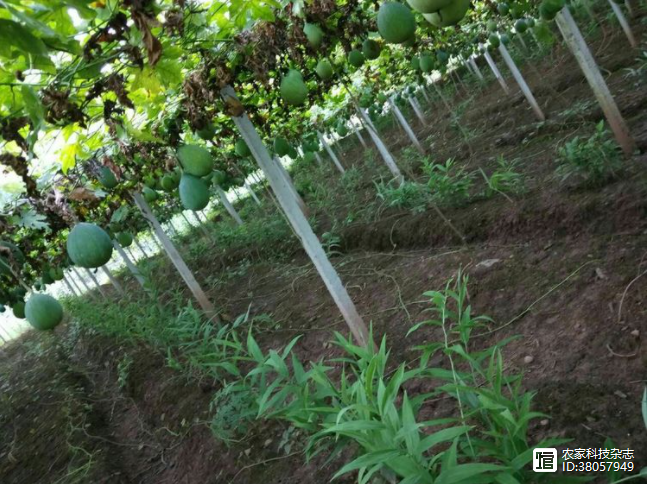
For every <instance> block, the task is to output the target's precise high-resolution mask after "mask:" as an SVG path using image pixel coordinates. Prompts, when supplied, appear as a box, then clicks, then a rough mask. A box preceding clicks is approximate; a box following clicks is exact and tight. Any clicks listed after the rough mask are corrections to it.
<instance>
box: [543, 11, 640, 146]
mask: <svg viewBox="0 0 649 484" xmlns="http://www.w3.org/2000/svg"><path fill="white" fill-rule="evenodd" d="M555 20H556V22H557V25H558V26H559V30H560V31H561V34H562V35H563V38H564V40H565V41H566V44H568V47H569V49H570V51H571V52H572V55H574V56H575V59H576V60H577V63H578V64H579V67H581V70H582V72H583V73H584V77H586V80H587V81H588V84H590V88H591V89H592V90H593V93H594V94H595V98H596V99H597V101H598V102H599V105H600V107H601V108H602V111H604V115H605V116H606V120H607V121H608V124H609V126H610V127H611V130H612V131H613V134H614V135H615V139H616V140H617V142H618V143H619V145H620V146H621V147H622V151H624V154H625V155H626V156H628V157H630V156H631V155H632V154H633V152H634V151H635V149H636V144H635V141H634V139H633V137H632V136H631V131H630V130H629V127H628V126H627V124H626V122H625V121H624V118H623V117H622V113H620V110H619V108H618V107H617V104H616V103H615V100H614V99H613V96H612V95H611V91H609V89H608V86H607V85H606V81H605V80H604V77H602V73H601V72H600V71H599V67H598V66H597V63H596V62H595V59H594V58H593V55H592V54H591V52H590V49H589V48H588V45H587V44H586V41H585V40H584V37H583V36H582V35H581V31H580V30H579V27H577V24H576V23H575V19H574V18H573V17H572V14H571V13H570V10H568V7H563V8H562V9H561V11H560V12H559V13H558V14H557V16H556V17H555Z"/></svg>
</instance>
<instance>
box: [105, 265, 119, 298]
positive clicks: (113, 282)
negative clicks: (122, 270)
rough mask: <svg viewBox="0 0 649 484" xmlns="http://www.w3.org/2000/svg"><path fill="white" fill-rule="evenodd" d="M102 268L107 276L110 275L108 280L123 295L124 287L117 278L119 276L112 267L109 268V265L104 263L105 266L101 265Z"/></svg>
mask: <svg viewBox="0 0 649 484" xmlns="http://www.w3.org/2000/svg"><path fill="white" fill-rule="evenodd" d="M101 270H102V271H103V272H104V274H106V277H108V280H109V281H110V283H111V284H112V285H113V287H114V288H115V290H116V291H117V292H118V293H119V294H121V295H122V296H123V295H124V288H123V287H122V285H121V284H120V283H119V281H118V280H117V278H116V277H115V276H114V275H113V273H112V272H111V271H110V269H109V268H108V266H105V265H104V266H101Z"/></svg>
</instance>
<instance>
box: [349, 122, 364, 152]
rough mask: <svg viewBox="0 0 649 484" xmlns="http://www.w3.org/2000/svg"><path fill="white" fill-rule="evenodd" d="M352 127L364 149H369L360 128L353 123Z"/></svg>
mask: <svg viewBox="0 0 649 484" xmlns="http://www.w3.org/2000/svg"><path fill="white" fill-rule="evenodd" d="M352 127H353V128H354V133H356V137H357V138H358V141H360V142H361V144H362V145H363V148H365V149H367V143H365V138H363V135H362V134H361V132H360V130H359V129H358V126H356V124H353V123H352Z"/></svg>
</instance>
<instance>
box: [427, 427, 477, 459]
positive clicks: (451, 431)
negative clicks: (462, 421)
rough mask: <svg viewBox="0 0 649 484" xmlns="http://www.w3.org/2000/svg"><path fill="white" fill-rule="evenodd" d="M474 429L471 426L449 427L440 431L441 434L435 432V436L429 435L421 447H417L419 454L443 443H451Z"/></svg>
mask: <svg viewBox="0 0 649 484" xmlns="http://www.w3.org/2000/svg"><path fill="white" fill-rule="evenodd" d="M472 428H473V427H471V426H470V425H461V426H458V427H449V428H447V429H443V430H440V431H439V432H435V433H434V434H431V435H428V436H427V437H425V438H423V439H422V440H421V442H420V444H419V446H418V447H417V452H418V453H420V454H423V453H424V452H426V451H427V450H428V449H430V448H431V447H434V446H435V445H437V444H441V443H442V442H451V441H452V440H454V439H455V438H456V437H459V436H460V435H462V434H465V433H466V432H468V431H469V430H471V429H472Z"/></svg>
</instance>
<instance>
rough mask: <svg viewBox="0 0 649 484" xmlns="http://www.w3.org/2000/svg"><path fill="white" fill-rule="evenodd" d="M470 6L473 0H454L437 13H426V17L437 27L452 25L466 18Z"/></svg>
mask: <svg viewBox="0 0 649 484" xmlns="http://www.w3.org/2000/svg"><path fill="white" fill-rule="evenodd" d="M470 6H471V0H453V2H451V3H450V4H449V5H447V6H446V7H443V8H441V9H440V10H439V11H437V12H435V13H430V14H424V18H425V19H426V20H428V22H430V23H431V24H433V25H434V26H435V27H440V28H441V27H450V26H452V25H456V24H457V23H459V22H460V21H461V20H462V19H463V18H464V16H465V15H466V12H467V11H468V10H469V7H470Z"/></svg>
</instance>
